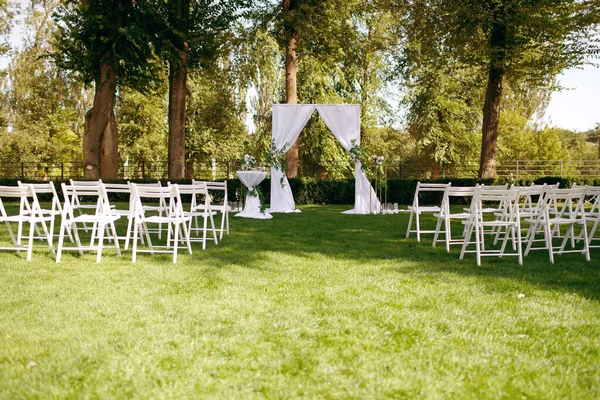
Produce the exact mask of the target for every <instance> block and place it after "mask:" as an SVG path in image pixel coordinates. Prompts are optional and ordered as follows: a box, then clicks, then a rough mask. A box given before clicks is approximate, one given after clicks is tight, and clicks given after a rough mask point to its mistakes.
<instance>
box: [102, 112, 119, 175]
mask: <svg viewBox="0 0 600 400" xmlns="http://www.w3.org/2000/svg"><path fill="white" fill-rule="evenodd" d="M100 177H101V178H102V179H117V178H118V177H119V135H118V131H117V119H116V118H115V113H114V111H113V110H111V112H110V117H109V119H108V124H106V127H105V128H104V132H102V137H101V138H100Z"/></svg>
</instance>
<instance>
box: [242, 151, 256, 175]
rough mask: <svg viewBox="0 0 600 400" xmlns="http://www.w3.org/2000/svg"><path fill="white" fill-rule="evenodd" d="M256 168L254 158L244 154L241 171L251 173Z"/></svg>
mask: <svg viewBox="0 0 600 400" xmlns="http://www.w3.org/2000/svg"><path fill="white" fill-rule="evenodd" d="M255 167H256V158H254V156H251V155H250V154H244V157H243V158H242V171H251V170H253V169H254V168H255Z"/></svg>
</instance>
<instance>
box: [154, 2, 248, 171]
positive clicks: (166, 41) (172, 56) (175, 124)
mask: <svg viewBox="0 0 600 400" xmlns="http://www.w3.org/2000/svg"><path fill="white" fill-rule="evenodd" d="M246 3H247V0H235V1H227V0H219V1H214V0H166V1H159V7H158V8H157V10H158V13H157V16H158V18H157V20H158V21H161V24H160V25H159V26H160V30H159V32H158V34H159V37H158V38H157V39H158V40H157V41H156V45H157V49H158V51H159V53H160V55H161V56H162V57H163V58H164V59H165V60H166V61H167V62H168V64H169V156H168V158H169V161H168V162H169V178H172V179H177V178H183V177H184V175H185V136H186V106H187V96H188V87H187V79H188V69H189V68H190V67H198V66H200V67H201V66H203V65H206V64H207V63H209V62H210V60H212V59H214V58H215V56H216V54H217V51H218V49H219V44H220V43H219V42H218V40H217V38H218V36H219V33H220V32H222V31H223V30H225V29H227V28H228V27H229V26H230V24H231V22H232V21H233V20H234V19H235V18H237V17H238V11H239V10H240V9H241V8H242V7H243V6H245V5H246Z"/></svg>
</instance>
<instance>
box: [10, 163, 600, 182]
mask: <svg viewBox="0 0 600 400" xmlns="http://www.w3.org/2000/svg"><path fill="white" fill-rule="evenodd" d="M239 168H240V162H238V161H226V162H222V161H217V160H211V161H209V162H207V163H197V164H194V165H193V169H192V170H191V171H187V170H186V176H191V177H194V178H197V179H205V180H222V179H231V178H234V177H235V171H237V170H238V169H239ZM384 169H385V172H386V176H387V178H388V179H431V178H476V177H477V172H478V170H479V162H477V161H473V162H464V163H461V164H443V163H442V164H437V165H433V164H431V163H418V162H410V161H403V160H387V161H386V162H385V165H384ZM83 171H84V166H83V163H81V162H51V163H41V162H10V163H0V176H1V177H4V178H19V179H28V180H50V179H61V180H64V179H69V178H73V179H80V178H82V177H83V176H84V174H83ZM496 172H497V177H498V178H507V179H535V178H539V177H542V176H559V177H589V178H600V160H510V161H500V162H498V164H497V167H496ZM353 174H354V169H353V168H352V165H351V164H350V162H346V163H343V164H340V165H334V166H329V168H326V167H323V166H322V165H318V164H314V163H313V164H311V163H301V165H300V171H299V175H300V176H302V177H310V178H316V179H320V180H325V179H342V178H352V177H353ZM167 177H168V166H167V163H166V162H148V163H142V164H139V165H135V166H131V165H122V166H120V168H119V178H121V179H166V178H167Z"/></svg>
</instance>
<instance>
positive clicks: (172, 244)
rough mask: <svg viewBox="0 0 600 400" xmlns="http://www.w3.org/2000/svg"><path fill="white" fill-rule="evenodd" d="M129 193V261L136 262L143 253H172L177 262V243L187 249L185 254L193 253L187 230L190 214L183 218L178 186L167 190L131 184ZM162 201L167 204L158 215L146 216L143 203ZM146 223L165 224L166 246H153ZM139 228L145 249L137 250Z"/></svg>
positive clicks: (166, 188) (174, 261)
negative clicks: (131, 204) (131, 207)
mask: <svg viewBox="0 0 600 400" xmlns="http://www.w3.org/2000/svg"><path fill="white" fill-rule="evenodd" d="M131 190H132V194H133V196H134V201H135V208H134V218H135V220H134V223H133V256H132V261H133V262H136V259H137V253H138V252H146V253H151V254H154V253H173V263H176V262H177V252H178V248H179V242H180V241H182V242H183V243H184V247H185V248H187V250H188V253H189V254H192V246H191V243H190V236H189V233H188V229H187V226H188V224H189V223H190V221H191V217H190V216H189V215H185V213H184V210H183V204H182V202H181V196H180V194H179V189H178V185H171V186H170V187H157V186H147V185H139V184H135V183H132V184H131ZM161 199H162V200H164V201H165V202H166V204H167V208H166V210H165V212H164V213H162V214H160V215H151V216H147V215H146V212H147V209H146V207H145V206H144V203H148V202H149V203H151V204H156V203H157V202H159V201H161ZM148 224H161V225H162V224H166V225H167V242H166V245H164V246H157V245H153V244H152V239H151V238H150V233H149V231H148ZM140 227H142V228H143V229H142V231H143V232H142V234H144V235H145V236H146V243H147V245H148V249H142V250H140V249H139V248H138V235H139V233H140V232H139V231H140Z"/></svg>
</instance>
